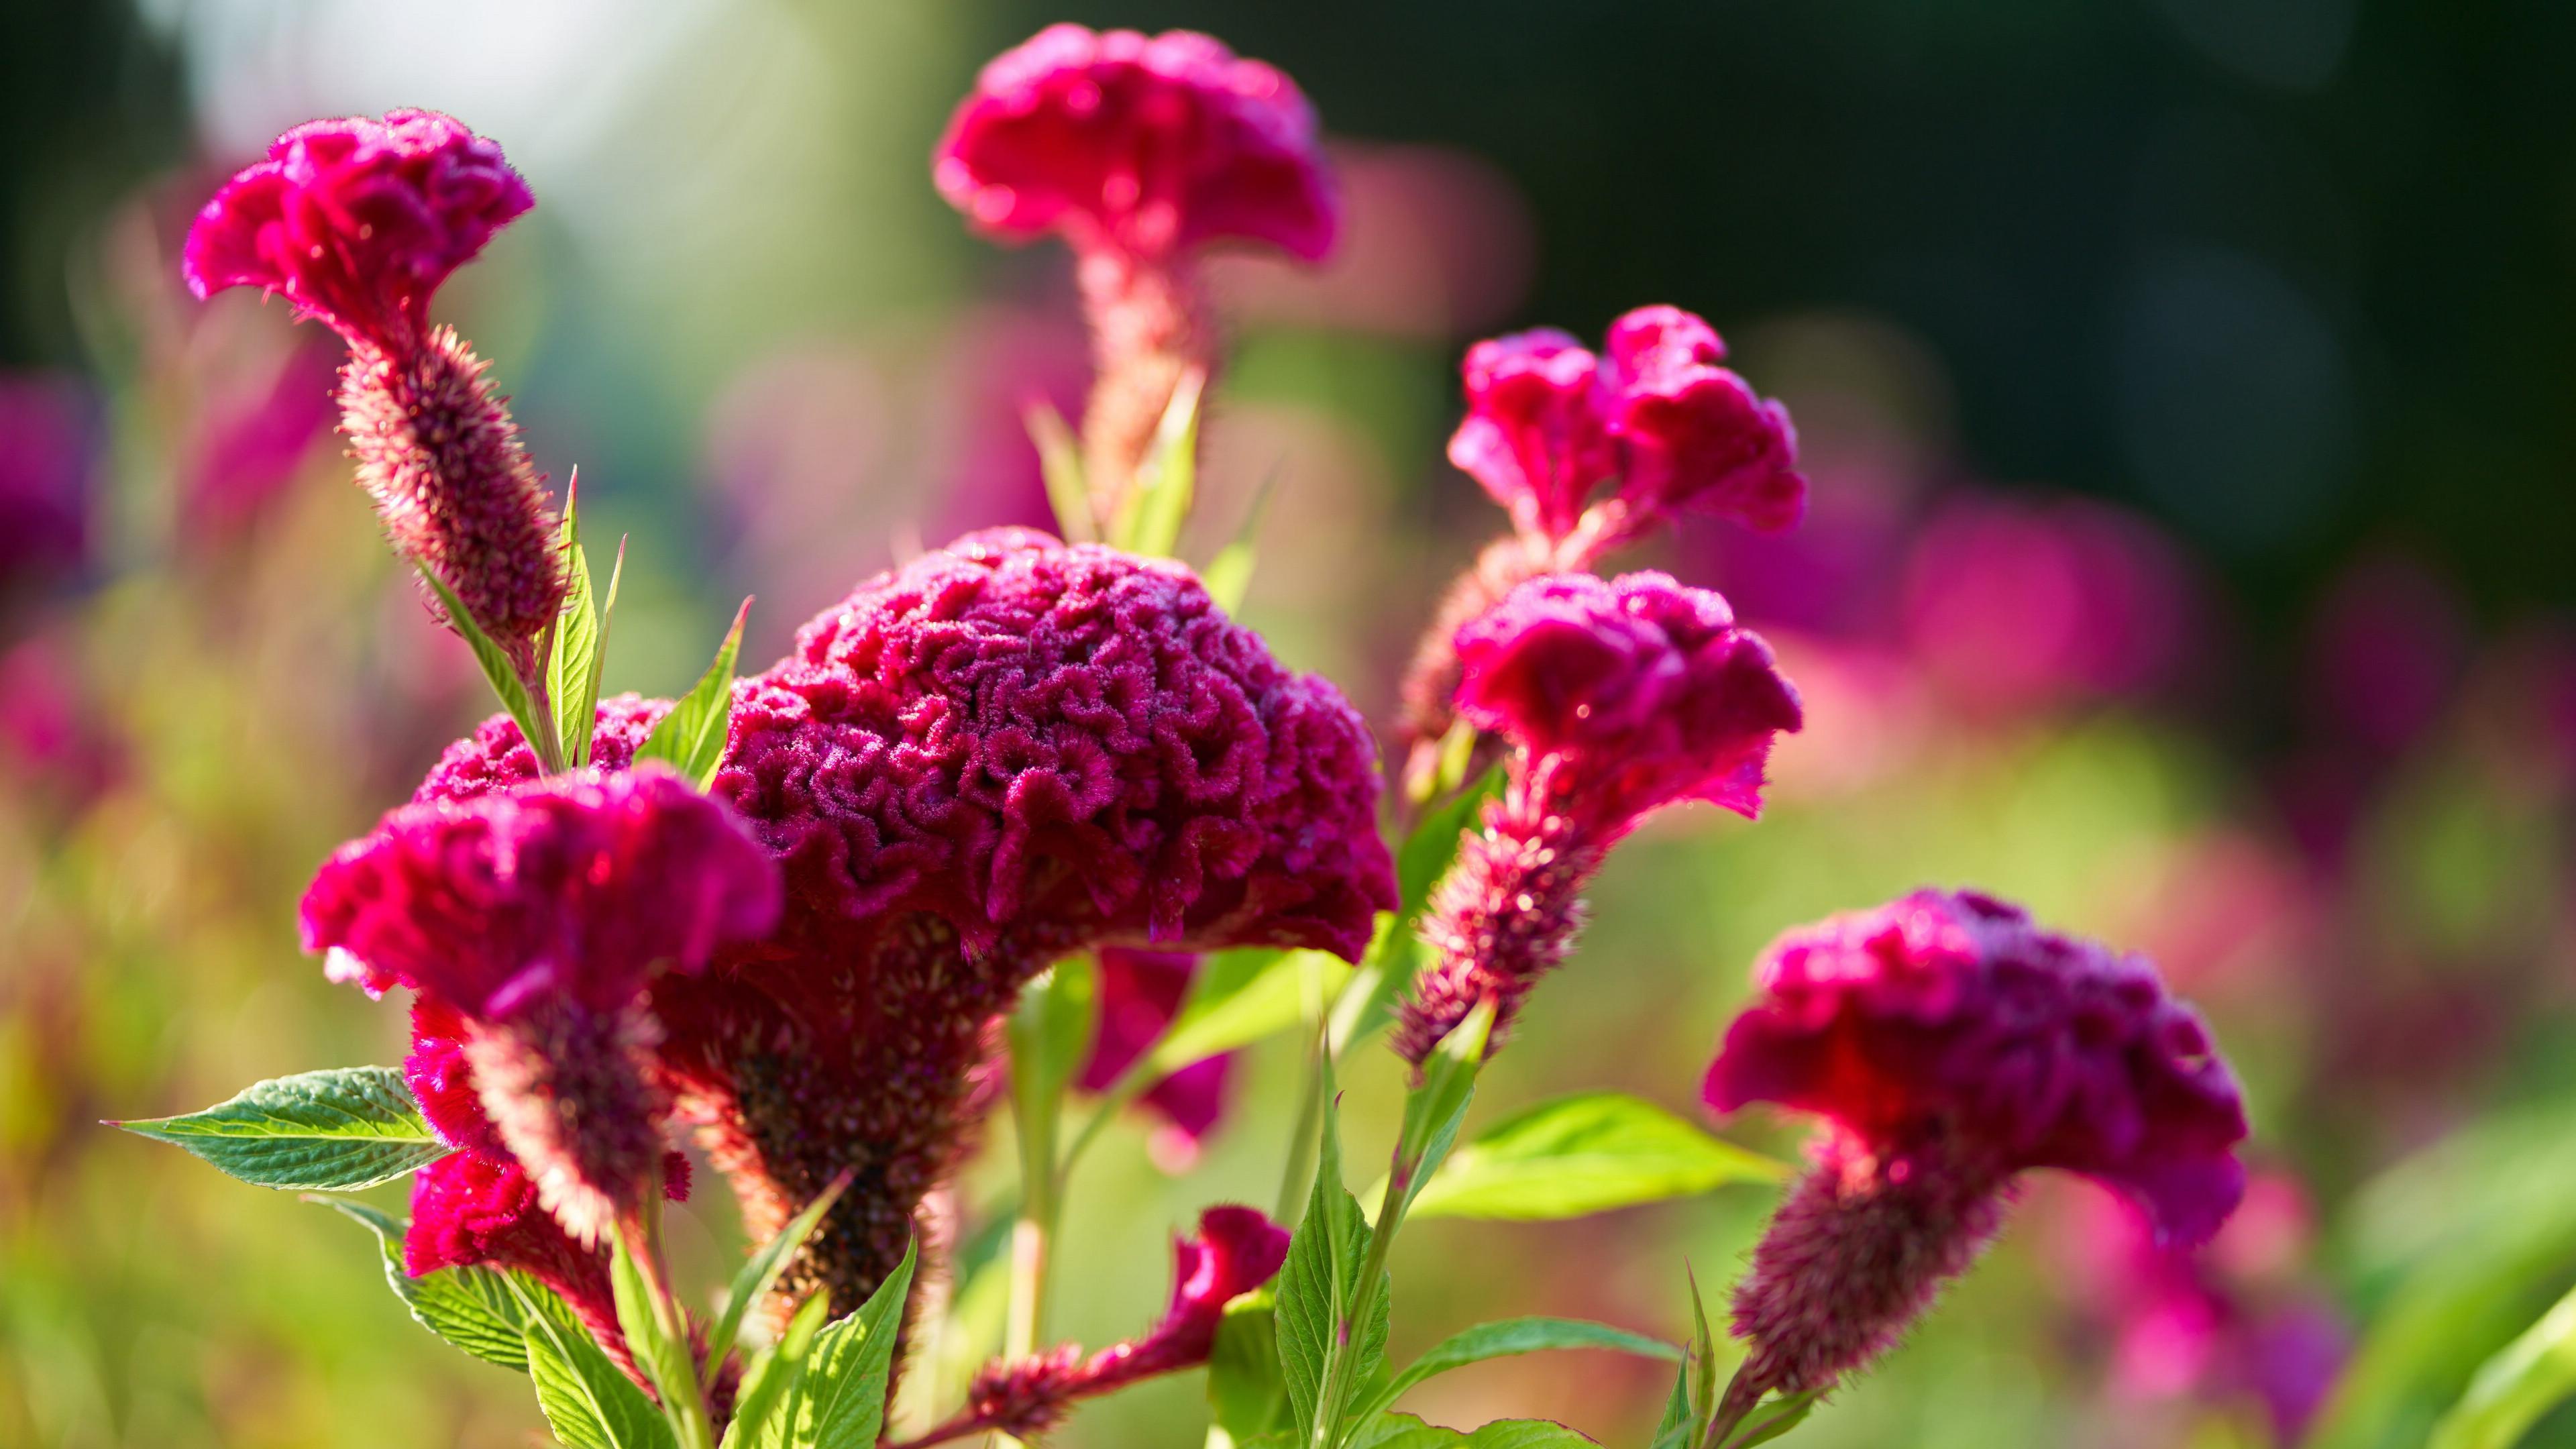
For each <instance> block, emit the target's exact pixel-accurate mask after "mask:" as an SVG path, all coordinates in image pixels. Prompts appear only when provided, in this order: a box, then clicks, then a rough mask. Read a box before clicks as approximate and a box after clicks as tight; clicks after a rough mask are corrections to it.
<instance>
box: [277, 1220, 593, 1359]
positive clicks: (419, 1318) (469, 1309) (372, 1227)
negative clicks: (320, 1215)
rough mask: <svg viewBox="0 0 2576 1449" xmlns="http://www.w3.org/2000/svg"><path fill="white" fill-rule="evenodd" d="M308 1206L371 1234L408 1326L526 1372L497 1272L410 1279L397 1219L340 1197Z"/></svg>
mask: <svg viewBox="0 0 2576 1449" xmlns="http://www.w3.org/2000/svg"><path fill="white" fill-rule="evenodd" d="M313 1201H315V1202H318V1203H322V1204H325V1205H326V1206H329V1207H333V1208H336V1209H338V1210H339V1211H340V1212H342V1213H344V1214H346V1215H348V1217H349V1218H350V1219H351V1220H352V1221H355V1222H357V1223H358V1224H360V1225H361V1226H363V1227H365V1228H366V1229H367V1230H368V1231H369V1232H372V1233H374V1234H375V1235H376V1245H377V1247H378V1248H379V1249H380V1250H381V1251H382V1252H383V1254H384V1260H385V1283H386V1285H387V1286H388V1287H390V1288H392V1289H393V1291H394V1296H395V1297H396V1298H399V1299H401V1300H402V1302H403V1307H405V1308H407V1309H409V1310H410V1311H411V1316H412V1321H413V1322H415V1323H418V1324H419V1325H420V1326H421V1327H423V1328H426V1329H428V1330H429V1331H430V1332H432V1333H434V1334H437V1335H438V1336H439V1337H440V1338H442V1339H445V1340H446V1341H447V1342H448V1343H450V1344H453V1345H454V1346H456V1347H457V1348H460V1349H463V1350H464V1351H465V1352H467V1353H469V1354H472V1355H473V1356H474V1357H476V1358H479V1359H481V1360H483V1361H484V1362H485V1363H489V1364H498V1365H500V1366H501V1367H502V1368H505V1369H513V1370H516V1371H517V1372H519V1373H526V1372H527V1371H528V1348H527V1344H526V1342H525V1341H524V1340H523V1338H522V1336H521V1330H520V1326H519V1305H518V1301H517V1300H516V1299H515V1298H513V1297H512V1296H511V1294H510V1287H509V1285H508V1284H507V1283H505V1282H503V1281H502V1275H501V1274H500V1273H498V1272H495V1271H494V1270H492V1269H490V1268H441V1269H439V1270H438V1271H436V1272H434V1273H424V1274H422V1275H421V1276H419V1277H417V1278H415V1277H413V1276H411V1274H410V1273H408V1272H406V1271H405V1269H404V1264H403V1235H404V1233H405V1231H406V1225H405V1224H404V1223H403V1222H402V1221H401V1220H400V1219H398V1218H393V1217H388V1216H387V1215H385V1214H384V1213H381V1212H378V1211H377V1210H375V1209H374V1208H371V1207H369V1206H367V1205H366V1204H365V1203H360V1202H351V1201H349V1200H348V1199H346V1198H335V1197H317V1198H314V1199H313ZM535 1291H537V1292H545V1291H546V1290H544V1289H542V1288H539V1289H536V1290H535ZM549 1296H551V1295H549Z"/></svg>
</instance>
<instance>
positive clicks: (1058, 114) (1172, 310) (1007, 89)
mask: <svg viewBox="0 0 2576 1449" xmlns="http://www.w3.org/2000/svg"><path fill="white" fill-rule="evenodd" d="M932 178H933V180H935V181H936V182H937V184H938V186H939V191H940V194H941V195H943V196H945V197H947V198H948V200H949V201H950V202H951V203H952V204H953V205H955V206H956V207H957V209H958V210H960V211H962V212H964V213H965V214H966V215H967V217H968V218H969V219H971V220H972V221H973V222H974V223H975V224H976V225H977V226H978V227H980V228H982V229H984V230H985V231H988V232H991V233H993V234H995V235H999V236H1004V237H1009V238H1013V239H1019V240H1027V239H1031V238H1035V237H1038V236H1042V235H1045V234H1047V233H1050V232H1053V233H1057V234H1060V235H1062V236H1063V237H1064V238H1065V240H1066V241H1067V242H1068V243H1070V244H1071V245H1072V247H1073V249H1074V251H1075V253H1076V255H1077V257H1078V258H1079V269H1078V280H1079V281H1080V283H1081V287H1082V293H1083V300H1084V304H1085V307H1086V308H1087V310H1088V312H1089V314H1090V318H1091V323H1092V343H1093V350H1094V353H1095V356H1096V360H1097V362H1098V365H1099V371H1100V376H1099V380H1098V382H1097V384H1096V385H1095V387H1094V389H1093V392H1092V399H1091V405H1090V410H1089V413H1088V415H1087V417H1086V418H1085V421H1084V428H1083V432H1084V443H1085V449H1084V451H1085V461H1086V464H1087V467H1088V469H1089V476H1090V482H1091V486H1092V488H1093V490H1094V498H1095V505H1096V506H1098V505H1102V504H1110V505H1114V503H1115V500H1116V496H1117V491H1118V490H1120V489H1123V488H1124V487H1125V485H1126V480H1127V478H1128V476H1129V475H1130V474H1131V473H1132V472H1133V471H1134V470H1135V468H1136V466H1137V464H1138V463H1139V462H1140V461H1142V459H1143V458H1144V454H1145V449H1146V445H1147V444H1148V443H1149V442H1150V441H1151V439H1152V437H1153V434H1154V428H1155V425H1156V424H1157V423H1158V422H1159V421H1160V420H1161V418H1162V415H1163V412H1164V409H1165V408H1166V407H1167V406H1169V404H1170V402H1171V399H1172V396H1173V392H1174V390H1175V389H1176V388H1178V387H1179V386H1180V385H1181V382H1182V380H1183V379H1184V377H1186V376H1187V375H1188V374H1190V373H1191V372H1193V371H1196V372H1197V373H1199V374H1200V375H1201V377H1202V378H1204V376H1205V374H1206V373H1207V372H1208V371H1209V369H1210V368H1211V366H1212V364H1213V361H1214V358H1213V348H1212V346H1211V344H1210V340H1209V336H1208V333H1209V327H1208V322H1207V318H1206V316H1205V312H1206V301H1205V296H1204V290H1203V288H1202V287H1201V285H1200V282H1199V280H1198V277H1197V274H1196V271H1195V268H1194V266H1193V260H1192V254H1193V253H1194V252H1196V251H1197V250H1198V249H1199V248H1201V247H1204V246H1206V245H1207V244H1209V243H1213V242H1221V241H1249V242H1255V243H1260V244H1266V245H1269V246H1274V247H1278V248H1280V249H1281V250H1283V251H1286V252H1288V253H1289V254H1291V255H1293V256H1297V257H1301V258H1304V259H1306V260H1308V261H1315V260H1320V259H1321V258H1322V257H1323V256H1324V255H1325V254H1326V253H1327V252H1329V251H1330V250H1331V249H1332V245H1333V239H1334V235H1335V233H1336V231H1337V229H1338V225H1339V213H1338V209H1337V207H1336V204H1335V201H1334V196H1333V187H1332V180H1331V175H1330V172H1329V171H1328V169H1327V168H1326V166H1325V163H1324V157H1323V150H1322V147H1321V145H1320V144H1319V143H1318V141H1317V139H1316V134H1315V113H1314V111H1313V109H1312V108H1311V107H1309V106H1308V105H1307V103H1306V98H1305V96H1304V95H1303V94H1302V93H1301V92H1299V91H1298V89H1297V86H1296V83H1295V82H1293V81H1291V80H1289V79H1288V77H1286V76H1284V75H1282V74H1280V73H1279V72H1278V71H1277V70H1274V69H1272V68H1271V67H1269V66H1267V65H1264V64H1262V63H1261V62H1259V61H1256V60H1245V59H1241V58H1239V57H1237V56H1236V55H1235V54H1234V53H1233V52H1232V51H1230V50H1228V49H1226V48H1225V46H1224V45H1222V44H1221V43H1219V42H1217V41H1215V40H1213V39H1210V38H1209V37H1207V36H1204V35H1198V34H1193V33H1191V32H1189V31H1180V30H1176V31H1171V32H1169V33H1167V34H1163V35H1158V36H1151V37H1149V36H1145V35H1141V34H1138V33H1137V32H1135V31H1132V30H1111V31H1105V32H1094V31H1091V30H1088V29H1085V28H1084V27H1082V26H1079V25H1053V26H1049V27H1048V28H1046V29H1045V30H1042V31H1040V32H1038V34H1037V35H1036V36H1035V37H1033V38H1032V39H1030V40H1029V41H1028V42H1027V43H1026V44H1023V45H1021V46H1020V47H1019V48H1017V49H1015V50H1011V51H1007V52H1005V53H1003V54H1002V55H1000V56H997V57H995V58H994V60H993V61H992V62H991V63H990V64H988V65H986V66H985V67H984V71H983V74H982V75H981V76H979V77H977V79H976V84H975V90H974V92H973V93H972V94H971V95H969V96H968V97H967V98H966V99H965V101H964V102H963V103H961V104H960V105H959V106H958V108H957V113H956V115H955V116H954V117H952V118H951V119H950V121H949V123H948V131H947V134H946V135H945V136H943V137H942V138H941V139H940V142H939V147H938V150H937V152H936V154H935V157H934V159H933V165H932ZM1104 516H1105V514H1104Z"/></svg>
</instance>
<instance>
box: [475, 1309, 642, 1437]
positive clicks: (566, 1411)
mask: <svg viewBox="0 0 2576 1449" xmlns="http://www.w3.org/2000/svg"><path fill="white" fill-rule="evenodd" d="M510 1291H511V1293H512V1294H513V1295H514V1296H515V1297H516V1298H517V1300H518V1304H519V1320H520V1324H521V1326H522V1329H523V1331H524V1333H525V1335H526V1337H525V1342H526V1344H527V1352H528V1377H530V1378H531V1379H534V1380H535V1381H536V1385H537V1407H538V1408H540V1409H542V1410H544V1411H545V1416H546V1424H547V1427H549V1428H551V1429H553V1430H554V1433H555V1437H556V1438H557V1439H560V1440H562V1441H563V1443H564V1446H565V1449H676V1446H677V1441H676V1440H675V1439H674V1438H673V1437H672V1434H671V1426H670V1425H669V1424H666V1423H664V1422H663V1421H662V1412H661V1410H659V1409H656V1408H655V1407H653V1401H652V1400H651V1399H648V1398H646V1397H644V1391H643V1390H642V1389H639V1388H637V1387H635V1381H634V1380H633V1379H630V1378H628V1377H627V1376H626V1375H625V1374H623V1373H621V1372H619V1370H618V1367H617V1365H616V1364H614V1363H612V1362H610V1361H609V1358H608V1355H607V1354H606V1353H604V1352H602V1351H601V1349H600V1347H599V1345H598V1344H596V1343H593V1342H591V1340H590V1336H589V1335H588V1334H585V1333H583V1332H582V1331H581V1330H580V1329H578V1328H576V1327H573V1326H572V1325H570V1324H567V1323H565V1322H564V1321H563V1320H561V1319H559V1318H557V1317H555V1316H554V1315H552V1314H549V1313H546V1312H544V1311H542V1310H541V1309H540V1308H539V1307H538V1306H537V1302H536V1300H535V1299H534V1298H533V1297H531V1296H530V1295H529V1292H528V1290H527V1289H526V1288H525V1287H523V1286H521V1285H520V1284H519V1283H518V1282H517V1281H516V1280H510Z"/></svg>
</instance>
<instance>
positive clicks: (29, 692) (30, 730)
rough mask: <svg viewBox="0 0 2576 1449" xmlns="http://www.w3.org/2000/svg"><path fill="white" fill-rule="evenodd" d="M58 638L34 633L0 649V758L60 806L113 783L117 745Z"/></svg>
mask: <svg viewBox="0 0 2576 1449" xmlns="http://www.w3.org/2000/svg"><path fill="white" fill-rule="evenodd" d="M113 728H114V727H113V725H112V723H111V717H110V716H109V715H108V714H107V712H106V711H105V710H103V709H102V708H101V707H100V705H99V703H98V701H97V700H95V699H93V698H92V697H91V694H90V691H89V688H88V686H87V684H86V683H85V682H84V681H83V680H82V679H81V677H80V674H79V672H78V666H77V664H76V662H75V661H74V660H73V659H72V658H71V657H70V656H69V655H68V654H67V653H66V651H65V649H64V647H63V644H62V642H61V641H59V640H57V639H55V638H54V637H52V636H51V635H49V634H38V635H36V636H35V637H33V638H30V639H27V640H25V641H23V642H21V643H19V644H17V645H16V646H14V647H10V648H7V649H6V650H5V651H0V762H5V763H7V764H8V765H10V766H11V767H12V768H13V769H14V771H15V772H16V773H17V774H18V775H19V776H21V777H22V778H23V780H24V781H25V788H27V789H28V790H30V791H31V792H36V793H42V794H45V795H48V796H51V797H52V798H53V799H55V800H56V801H58V802H60V803H61V804H62V805H64V806H65V807H67V808H73V809H77V808H78V807H79V806H81V805H83V804H86V803H88V802H89V801H91V800H93V799H95V798H97V797H98V796H99V795H100V794H101V793H102V792H104V791H105V790H106V789H107V788H108V787H109V786H111V785H112V784H114V783H115V781H116V777H117V775H118V773H119V771H120V770H121V768H122V766H123V756H124V749H123V746H122V744H121V743H120V742H119V740H118V739H117V737H116V735H115V734H114V733H113Z"/></svg>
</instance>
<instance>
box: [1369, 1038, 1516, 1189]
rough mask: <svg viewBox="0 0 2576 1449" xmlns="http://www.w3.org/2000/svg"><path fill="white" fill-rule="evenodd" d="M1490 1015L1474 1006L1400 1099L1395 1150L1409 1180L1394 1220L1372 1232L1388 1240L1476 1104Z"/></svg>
mask: <svg viewBox="0 0 2576 1449" xmlns="http://www.w3.org/2000/svg"><path fill="white" fill-rule="evenodd" d="M1494 1010H1495V1008H1494V1002H1493V1000H1492V998H1490V997H1489V998H1487V999H1485V1000H1483V1001H1479V1002H1477V1003H1476V1006H1475V1009H1474V1010H1472V1011H1469V1012H1468V1013H1467V1016H1466V1019H1465V1020H1463V1021H1461V1022H1459V1023H1458V1024H1457V1025H1456V1026H1454V1027H1451V1028H1450V1029H1449V1034H1448V1035H1447V1036H1444V1037H1442V1038H1441V1039H1440V1045H1439V1048H1438V1049H1437V1050H1435V1051H1433V1052H1432V1054H1431V1056H1430V1058H1429V1059H1428V1060H1426V1061H1425V1062H1423V1064H1422V1082H1421V1085H1419V1086H1417V1087H1415V1088H1414V1089H1413V1090H1412V1091H1410V1092H1408V1093H1406V1094H1405V1099H1404V1135H1403V1136H1402V1137H1401V1138H1400V1139H1399V1140H1398V1144H1397V1148H1396V1150H1397V1153H1398V1160H1399V1161H1401V1162H1405V1163H1409V1164H1411V1172H1412V1179H1411V1180H1410V1181H1409V1182H1407V1183H1406V1184H1405V1191H1404V1198H1403V1200H1402V1201H1401V1202H1398V1203H1397V1204H1396V1208H1397V1220H1396V1221H1395V1222H1393V1223H1381V1224H1380V1225H1379V1226H1378V1231H1380V1232H1383V1233H1388V1234H1392V1233H1394V1232H1395V1231H1396V1230H1397V1229H1398V1228H1400V1227H1401V1226H1403V1213H1404V1212H1405V1211H1407V1210H1410V1209H1411V1208H1412V1206H1413V1201H1414V1199H1415V1198H1417V1197H1420V1196H1421V1195H1422V1189H1423V1187H1424V1185H1425V1184H1426V1183H1427V1182H1429V1181H1430V1179H1431V1178H1432V1177H1434V1176H1435V1175H1437V1174H1438V1173H1439V1171H1440V1167H1441V1164H1442V1163H1443V1162H1445V1161H1446V1160H1447V1159H1448V1156H1449V1148H1450V1146H1451V1144H1453V1143H1455V1142H1456V1141H1457V1140H1458V1128H1459V1126H1460V1125H1461V1124H1463V1123H1464V1122H1465V1121H1466V1120H1467V1108H1468V1107H1469V1106H1470V1105H1471V1104H1472V1103H1473V1102H1474V1101H1475V1099H1476V1074H1477V1072H1478V1071H1479V1070H1480V1069H1482V1068H1483V1066H1484V1064H1485V1044H1486V1042H1487V1041H1488V1040H1489V1039H1490V1038H1491V1037H1492V1036H1493V1031H1494ZM1379 1200H1380V1201H1381V1202H1383V1201H1384V1200H1385V1199H1384V1198H1383V1197H1381V1198H1380V1199H1379ZM1381 1211H1382V1210H1381Z"/></svg>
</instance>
